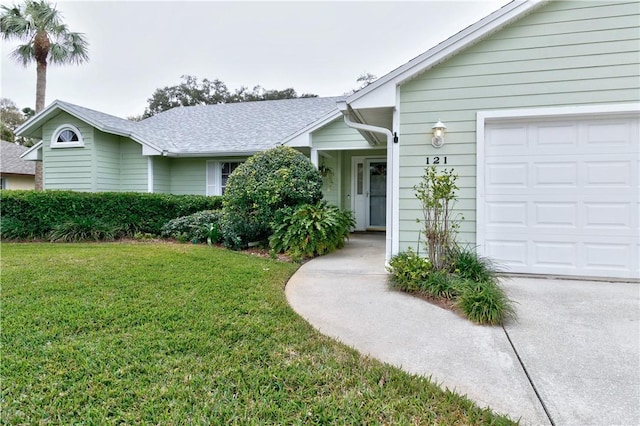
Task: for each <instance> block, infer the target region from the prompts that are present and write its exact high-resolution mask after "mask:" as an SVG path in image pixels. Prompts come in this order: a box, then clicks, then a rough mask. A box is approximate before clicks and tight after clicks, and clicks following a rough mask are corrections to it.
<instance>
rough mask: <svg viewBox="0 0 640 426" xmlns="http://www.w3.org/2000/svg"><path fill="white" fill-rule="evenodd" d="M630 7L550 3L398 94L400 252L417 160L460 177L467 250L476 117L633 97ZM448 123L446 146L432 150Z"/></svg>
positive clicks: (414, 227) (638, 87) (411, 240)
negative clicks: (434, 132)
mask: <svg viewBox="0 0 640 426" xmlns="http://www.w3.org/2000/svg"><path fill="white" fill-rule="evenodd" d="M639 15H640V7H639V6H638V3H637V2H635V1H634V2H622V3H619V4H617V3H613V2H562V1H555V2H550V3H549V4H546V5H544V6H542V7H541V8H540V9H538V10H537V11H535V12H533V13H532V14H530V15H528V16H525V17H524V18H522V19H521V20H519V21H517V22H515V23H514V24H512V25H510V26H508V27H506V28H504V29H503V30H501V31H498V32H497V33H495V34H493V35H492V36H490V37H489V38H487V39H485V40H483V41H481V42H479V43H477V44H476V45H474V46H472V47H470V48H468V49H466V50H465V51H463V52H461V53H459V54H457V55H455V56H454V57H452V58H451V59H449V60H447V61H445V62H443V63H441V64H439V65H437V66H436V67H434V68H433V69H431V70H429V71H427V72H425V73H424V74H422V75H420V76H419V77H417V78H416V79H414V80H411V81H409V82H407V83H405V84H404V85H402V86H401V88H400V135H401V137H400V164H401V168H400V182H399V184H400V250H404V249H406V248H407V247H408V246H414V247H415V245H416V241H417V236H418V232H419V229H420V225H419V224H417V223H416V219H417V218H420V217H421V216H422V212H421V209H420V205H419V203H418V201H417V200H416V199H415V196H414V194H413V186H414V185H415V184H416V183H417V182H418V181H419V179H420V177H421V176H422V174H423V172H424V167H425V158H426V157H429V156H431V157H432V156H436V155H437V156H441V157H442V156H447V159H448V166H450V167H452V168H454V169H455V171H456V172H457V173H458V174H459V175H460V178H459V181H458V186H459V187H460V190H459V192H458V197H459V202H458V205H457V210H458V212H459V213H460V214H462V215H463V216H464V219H465V220H464V221H463V223H462V226H461V230H460V236H461V238H462V239H463V240H464V241H467V242H469V243H471V244H475V227H476V224H475V209H476V205H475V194H476V187H475V177H476V167H475V161H476V132H475V129H476V113H477V111H482V110H499V109H505V108H517V109H520V108H543V107H556V106H569V105H585V104H590V105H593V104H606V103H624V102H638V101H640V78H638V71H639V69H640V68H639V67H640V52H639V51H638V46H639V45H640V40H639V38H640V31H639V29H638V22H640V16H639ZM438 120H442V121H443V122H444V123H445V124H446V125H447V127H448V128H447V134H446V145H445V146H444V147H443V148H440V149H436V148H433V147H432V146H431V144H430V139H429V138H430V134H431V126H432V125H433V123H434V122H436V121H438Z"/></svg>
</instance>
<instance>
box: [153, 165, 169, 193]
mask: <svg viewBox="0 0 640 426" xmlns="http://www.w3.org/2000/svg"><path fill="white" fill-rule="evenodd" d="M153 192H160V193H164V194H167V193H170V192H171V161H170V160H169V159H168V158H165V157H158V156H155V157H153Z"/></svg>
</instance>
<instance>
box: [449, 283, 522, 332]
mask: <svg viewBox="0 0 640 426" xmlns="http://www.w3.org/2000/svg"><path fill="white" fill-rule="evenodd" d="M456 303H457V306H458V308H460V310H461V311H462V312H463V313H464V315H465V316H466V317H467V318H469V319H470V320H471V321H473V322H475V323H478V324H488V325H499V324H502V323H503V322H504V321H505V320H506V319H515V315H516V313H515V310H514V308H513V305H512V302H511V300H510V299H509V298H508V297H507V295H506V294H505V292H504V290H503V289H502V288H500V286H498V284H496V283H495V282H493V281H480V282H472V281H467V284H466V285H465V286H463V287H462V292H461V293H460V296H459V297H458V298H457V302H456Z"/></svg>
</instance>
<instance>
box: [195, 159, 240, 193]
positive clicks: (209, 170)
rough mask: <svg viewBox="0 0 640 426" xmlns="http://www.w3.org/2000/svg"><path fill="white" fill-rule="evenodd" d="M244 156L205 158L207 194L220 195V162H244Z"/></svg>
mask: <svg viewBox="0 0 640 426" xmlns="http://www.w3.org/2000/svg"><path fill="white" fill-rule="evenodd" d="M245 161H247V159H246V158H220V159H216V160H207V163H206V170H205V174H206V178H207V179H206V181H207V182H206V185H207V187H206V191H205V194H207V195H222V163H244V162H245Z"/></svg>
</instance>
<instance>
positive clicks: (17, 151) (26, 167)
mask: <svg viewBox="0 0 640 426" xmlns="http://www.w3.org/2000/svg"><path fill="white" fill-rule="evenodd" d="M27 149H28V148H27V147H25V146H22V145H17V144H15V143H12V142H5V141H0V173H2V174H14V175H31V176H33V175H35V174H36V166H35V164H34V163H33V162H31V161H25V160H23V159H22V158H20V156H21V155H22V154H23V153H24V152H25V151H27Z"/></svg>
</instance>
